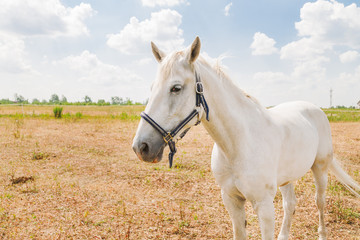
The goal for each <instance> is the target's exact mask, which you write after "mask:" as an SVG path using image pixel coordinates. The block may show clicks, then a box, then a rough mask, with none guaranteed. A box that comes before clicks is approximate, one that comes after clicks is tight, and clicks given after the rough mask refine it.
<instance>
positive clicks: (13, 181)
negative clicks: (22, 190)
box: [10, 176, 34, 185]
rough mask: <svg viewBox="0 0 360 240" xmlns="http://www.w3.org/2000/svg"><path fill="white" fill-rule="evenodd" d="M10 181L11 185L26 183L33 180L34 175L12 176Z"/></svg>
mask: <svg viewBox="0 0 360 240" xmlns="http://www.w3.org/2000/svg"><path fill="white" fill-rule="evenodd" d="M10 181H11V184H12V185H15V184H20V183H26V182H28V181H34V177H33V176H30V177H17V178H14V177H13V176H12V177H11V179H10Z"/></svg>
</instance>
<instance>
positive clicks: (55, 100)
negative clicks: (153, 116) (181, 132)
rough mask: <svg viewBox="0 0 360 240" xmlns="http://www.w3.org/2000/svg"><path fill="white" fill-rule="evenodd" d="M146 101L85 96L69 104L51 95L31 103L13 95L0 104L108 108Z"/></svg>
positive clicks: (1, 100) (57, 96)
mask: <svg viewBox="0 0 360 240" xmlns="http://www.w3.org/2000/svg"><path fill="white" fill-rule="evenodd" d="M146 103H147V101H145V102H143V103H141V102H134V101H133V100H131V99H130V98H125V99H124V98H122V97H118V96H113V97H111V100H110V101H106V100H105V99H99V100H97V101H92V99H91V98H90V97H89V96H88V95H86V96H85V97H84V98H83V99H82V101H76V102H69V101H68V100H67V98H66V97H65V96H64V95H62V96H61V97H59V95H57V94H52V95H51V97H50V99H49V100H45V99H43V100H39V99H38V98H34V99H32V100H31V101H30V100H28V99H25V98H24V97H23V96H22V95H20V94H17V93H16V94H15V95H14V100H10V99H5V98H3V99H0V104H33V105H98V106H109V105H146Z"/></svg>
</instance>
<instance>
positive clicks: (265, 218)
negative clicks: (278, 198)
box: [251, 197, 275, 240]
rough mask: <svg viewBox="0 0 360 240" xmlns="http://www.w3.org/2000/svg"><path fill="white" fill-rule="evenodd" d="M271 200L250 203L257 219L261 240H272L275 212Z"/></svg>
mask: <svg viewBox="0 0 360 240" xmlns="http://www.w3.org/2000/svg"><path fill="white" fill-rule="evenodd" d="M273 199H274V198H271V197H267V198H265V199H263V200H262V201H252V202H251V203H252V205H253V208H254V210H255V212H256V214H257V215H258V218H259V223H260V229H261V238H262V240H272V239H274V229H275V210H274V203H273Z"/></svg>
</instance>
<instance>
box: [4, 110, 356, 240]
mask: <svg viewBox="0 0 360 240" xmlns="http://www.w3.org/2000/svg"><path fill="white" fill-rule="evenodd" d="M137 124H138V121H137V120H136V121H129V120H118V119H111V118H108V119H107V118H101V119H100V118H99V119H96V118H89V119H57V120H55V119H41V118H40V119H39V118H24V119H21V118H19V119H16V118H9V117H2V118H0V239H231V238H232V226H231V222H230V218H229V216H228V213H227V212H226V210H225V208H224V205H223V203H222V200H221V197H220V188H219V187H218V186H217V185H216V183H215V180H214V178H213V176H212V173H211V170H210V154H211V149H212V145H213V141H212V140H211V138H210V137H209V135H208V134H207V133H206V131H205V130H204V128H203V127H202V126H199V127H195V128H193V129H192V130H191V131H190V132H189V133H188V135H187V136H186V137H185V138H184V139H183V141H181V142H180V143H179V144H178V153H177V154H176V155H175V159H174V163H175V167H174V168H173V169H169V168H168V163H167V161H166V158H165V159H164V160H163V161H162V162H161V163H158V164H147V163H144V162H140V160H138V159H137V158H136V156H135V154H134V153H133V151H132V149H131V144H132V139H133V137H134V135H135V131H136V128H137ZM331 127H332V133H333V141H334V149H335V153H336V155H337V158H338V159H339V160H340V161H341V162H342V164H343V165H344V167H345V169H346V170H347V171H348V172H349V174H350V175H351V176H352V177H353V178H355V179H356V180H357V181H358V182H360V176H359V171H360V122H358V123H332V124H331ZM164 156H166V153H165V155H164ZM295 185H296V195H297V198H298V204H297V208H296V214H295V216H294V219H293V223H292V230H291V239H317V238H318V235H317V227H318V214H317V210H316V206H315V203H314V195H315V187H314V184H313V179H312V176H311V173H308V174H307V175H305V176H304V177H303V178H302V179H301V180H299V181H298V182H297V183H296V184H295ZM281 201H282V200H281V195H280V194H279V193H278V194H277V196H276V198H275V201H274V202H275V207H276V234H277V233H278V232H279V228H280V225H281V220H282V214H283V212H282V207H281V205H282V203H281ZM246 208H247V221H248V225H247V233H248V239H260V230H259V226H258V221H257V218H256V215H255V214H254V211H253V210H252V208H251V205H250V204H247V205H246ZM326 222H327V229H328V236H329V239H360V237H359V236H360V199H356V198H355V197H354V196H352V195H351V194H350V193H349V192H348V191H347V190H345V188H344V187H342V186H341V185H339V184H338V182H337V181H336V180H335V178H334V177H333V176H331V175H330V178H329V187H328V190H327V207H326Z"/></svg>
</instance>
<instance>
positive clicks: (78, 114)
mask: <svg viewBox="0 0 360 240" xmlns="http://www.w3.org/2000/svg"><path fill="white" fill-rule="evenodd" d="M82 117H83V115H82V113H81V112H77V113H75V118H78V119H80V118H82Z"/></svg>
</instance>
